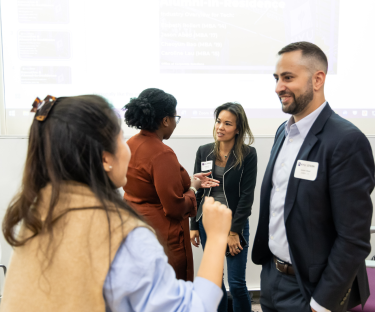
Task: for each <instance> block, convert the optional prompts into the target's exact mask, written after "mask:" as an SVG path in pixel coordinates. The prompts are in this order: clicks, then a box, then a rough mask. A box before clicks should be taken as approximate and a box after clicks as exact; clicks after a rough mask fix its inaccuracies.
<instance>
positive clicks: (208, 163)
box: [201, 160, 212, 171]
mask: <svg viewBox="0 0 375 312" xmlns="http://www.w3.org/2000/svg"><path fill="white" fill-rule="evenodd" d="M201 166H202V168H201V170H202V171H207V170H212V160H209V161H202V162H201Z"/></svg>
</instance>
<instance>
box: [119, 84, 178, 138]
mask: <svg viewBox="0 0 375 312" xmlns="http://www.w3.org/2000/svg"><path fill="white" fill-rule="evenodd" d="M176 106H177V101H176V99H175V97H174V96H173V95H171V94H168V93H165V92H164V91H163V90H160V89H156V88H149V89H146V90H144V91H142V92H141V93H140V94H139V96H138V97H137V98H132V99H130V102H129V103H128V104H126V105H125V107H124V109H125V110H126V111H125V123H126V124H127V125H128V126H129V127H134V128H137V129H141V130H148V131H155V130H157V129H159V125H160V123H161V122H162V120H163V118H164V117H166V116H174V114H175V112H176Z"/></svg>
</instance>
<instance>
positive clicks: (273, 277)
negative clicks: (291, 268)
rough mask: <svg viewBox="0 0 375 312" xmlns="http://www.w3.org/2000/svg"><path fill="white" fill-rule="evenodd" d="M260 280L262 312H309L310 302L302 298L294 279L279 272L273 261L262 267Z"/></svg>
mask: <svg viewBox="0 0 375 312" xmlns="http://www.w3.org/2000/svg"><path fill="white" fill-rule="evenodd" d="M260 278H261V281H260V304H261V306H262V310H263V312H294V311H295V312H297V311H298V312H311V307H310V301H309V302H307V301H306V299H305V298H304V297H303V295H302V293H301V290H300V288H299V286H298V282H297V279H296V277H295V276H293V275H287V274H284V273H281V272H279V271H278V270H277V269H276V266H275V263H274V262H273V259H270V260H269V261H268V262H267V263H266V264H264V265H263V267H262V273H261V274H260Z"/></svg>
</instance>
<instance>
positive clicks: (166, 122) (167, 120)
mask: <svg viewBox="0 0 375 312" xmlns="http://www.w3.org/2000/svg"><path fill="white" fill-rule="evenodd" d="M162 124H163V126H164V127H168V126H169V117H168V116H166V117H164V118H163V120H162Z"/></svg>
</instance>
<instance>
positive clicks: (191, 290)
mask: <svg viewBox="0 0 375 312" xmlns="http://www.w3.org/2000/svg"><path fill="white" fill-rule="evenodd" d="M103 295H104V299H105V302H106V312H120V311H122V312H125V311H126V312H131V311H142V312H154V311H155V312H156V311H157V312H160V311H163V312H164V311H166V312H167V311H168V312H169V311H171V312H172V311H178V312H188V311H194V312H200V311H202V312H208V311H217V308H218V306H219V303H220V300H221V297H222V295H223V292H222V290H221V288H220V287H218V286H217V285H216V284H214V283H212V282H210V281H208V280H206V279H204V278H200V277H197V278H196V279H195V281H194V283H192V282H185V281H183V280H177V279H176V274H175V272H174V270H173V268H172V267H171V266H170V265H169V264H168V259H167V256H166V255H165V253H164V250H163V247H162V246H161V245H160V243H159V242H158V240H157V239H156V237H155V235H154V233H152V232H151V231H150V230H149V229H147V228H142V227H141V228H136V229H134V230H133V231H131V232H130V233H129V234H128V236H127V237H126V239H125V241H124V242H123V244H122V245H121V246H120V248H119V250H118V251H117V254H116V256H115V258H114V260H113V262H112V265H111V269H110V271H109V273H108V275H107V277H106V280H105V283H104V287H103Z"/></svg>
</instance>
